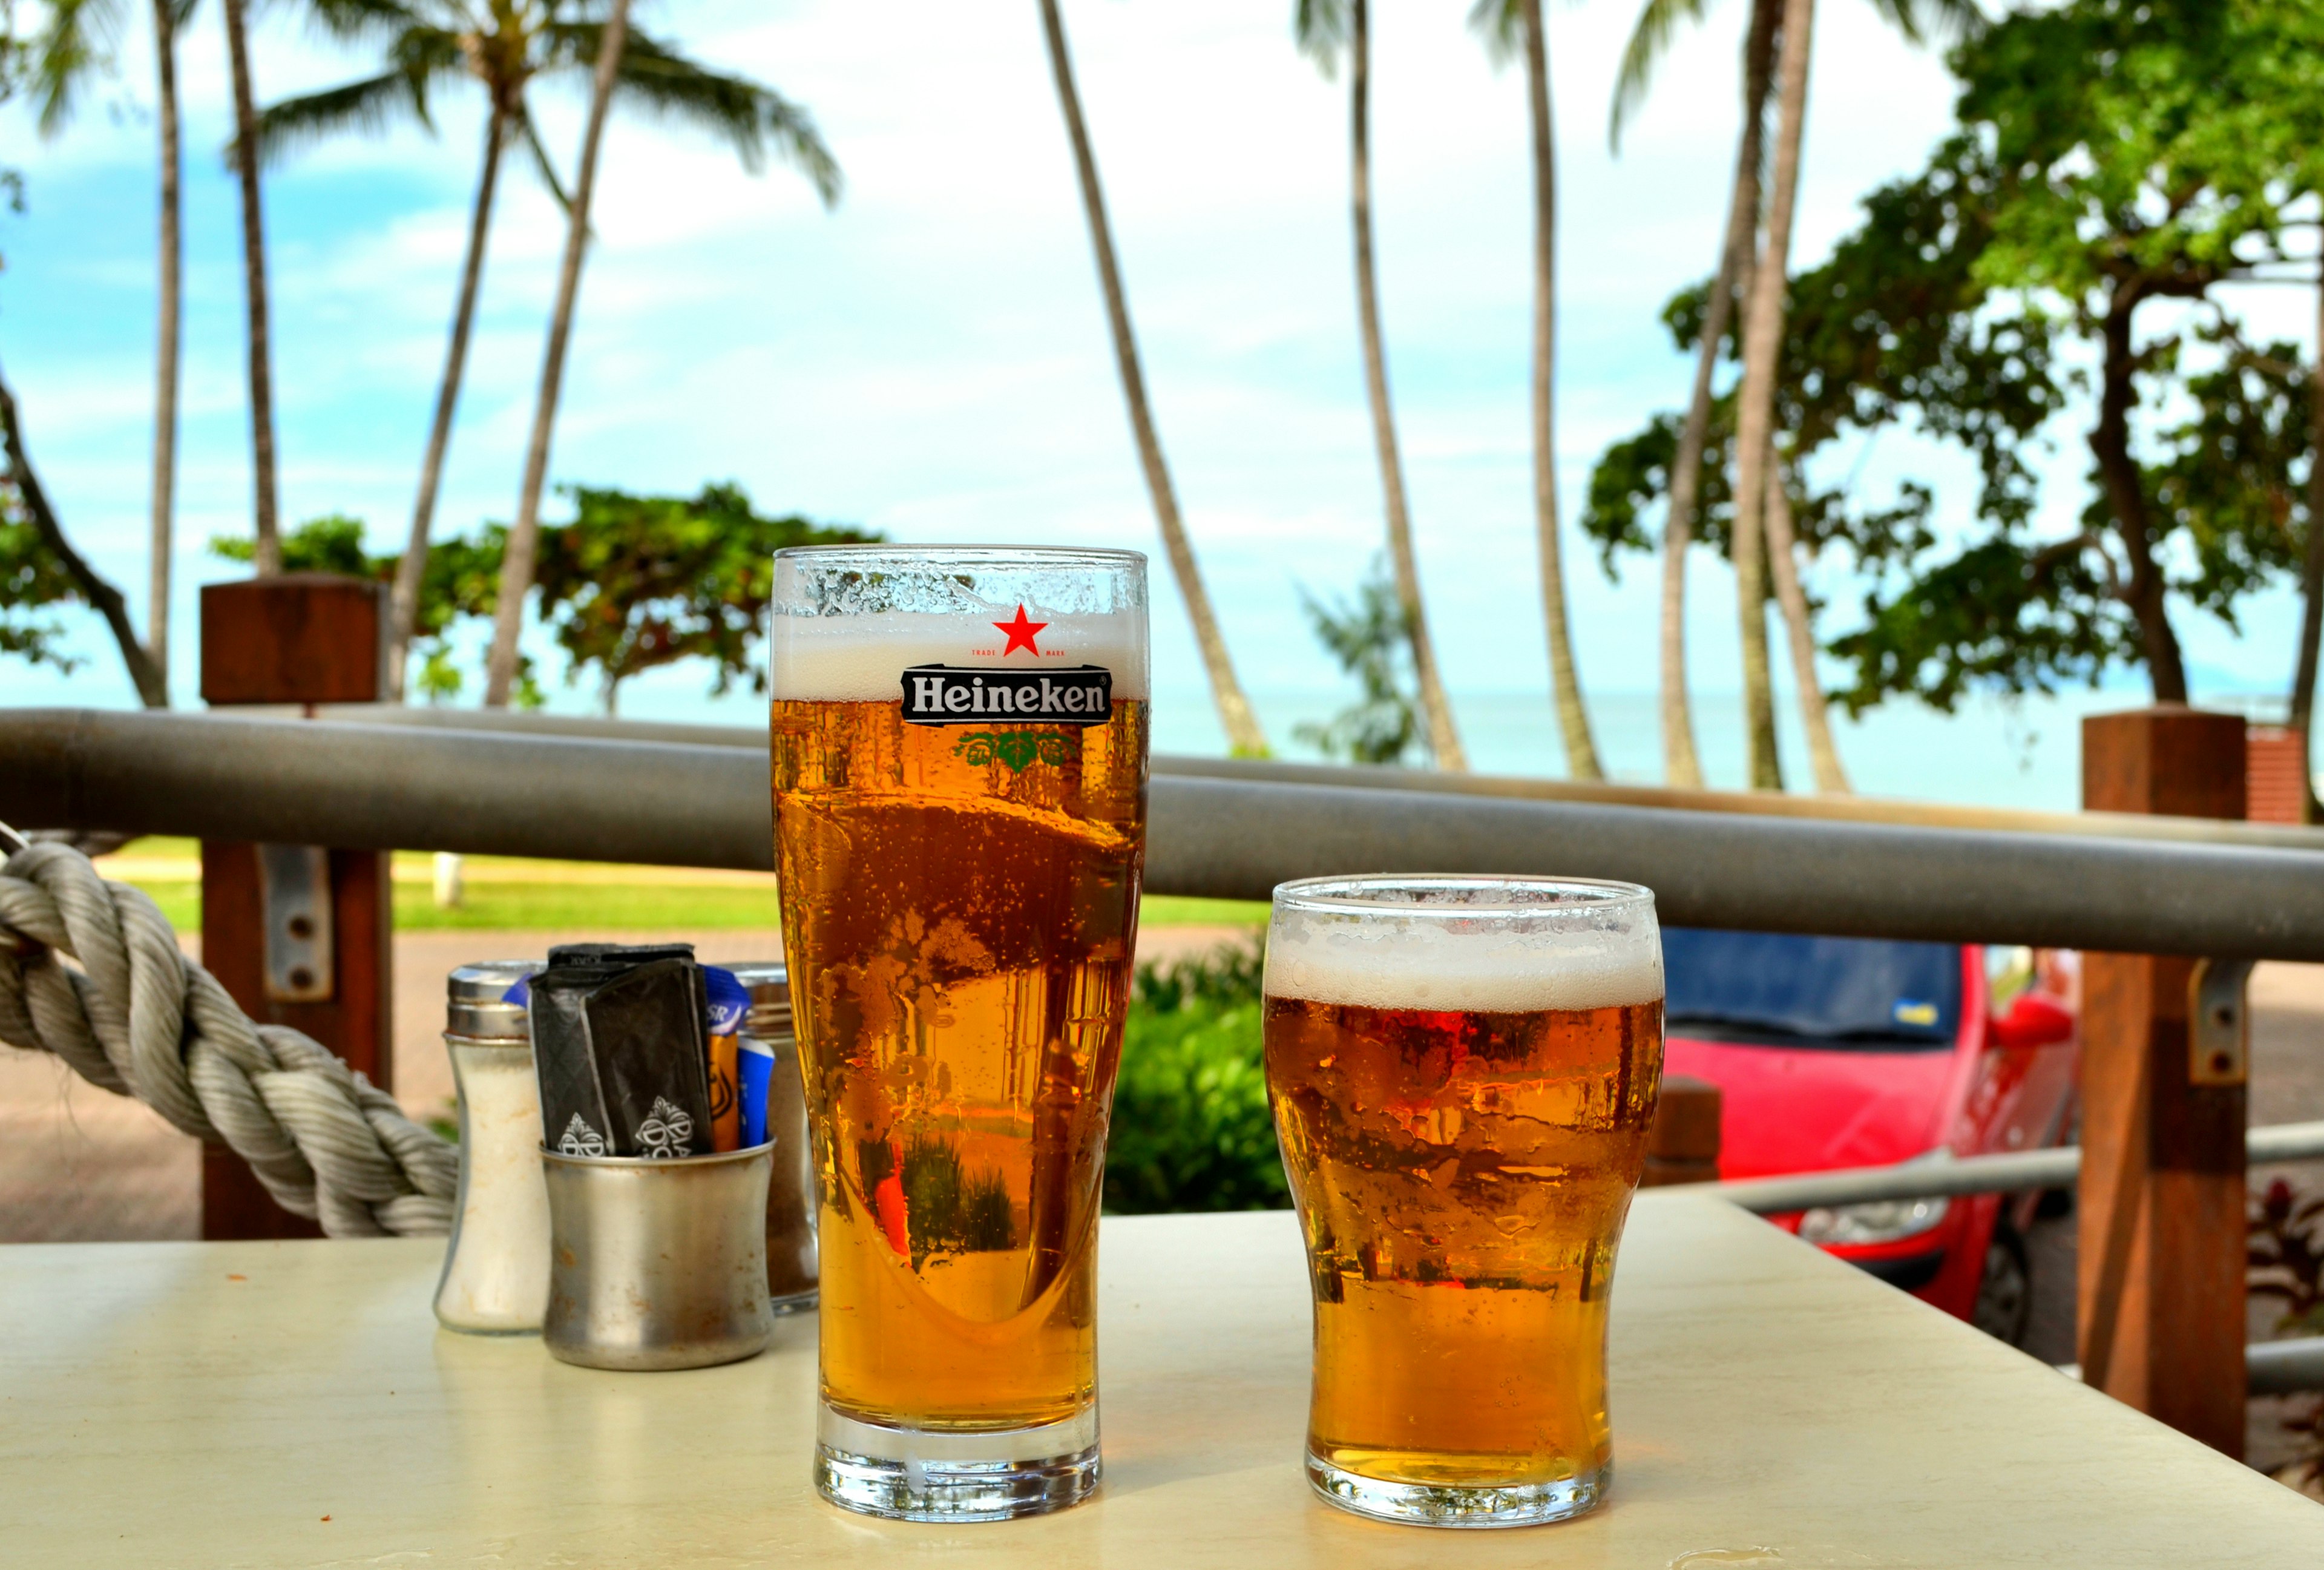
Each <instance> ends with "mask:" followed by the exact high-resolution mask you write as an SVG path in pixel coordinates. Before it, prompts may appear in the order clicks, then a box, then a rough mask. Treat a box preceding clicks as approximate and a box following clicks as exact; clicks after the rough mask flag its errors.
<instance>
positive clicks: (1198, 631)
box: [1041, 0, 1268, 757]
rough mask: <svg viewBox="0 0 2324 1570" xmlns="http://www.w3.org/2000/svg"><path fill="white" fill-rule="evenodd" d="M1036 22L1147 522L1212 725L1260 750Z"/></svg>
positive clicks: (1061, 56)
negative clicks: (1067, 144)
mask: <svg viewBox="0 0 2324 1570" xmlns="http://www.w3.org/2000/svg"><path fill="white" fill-rule="evenodd" d="M1041 29H1042V32H1043V33H1044V34H1045V35H1046V36H1047V40H1048V46H1049V69H1050V70H1051V72H1052V73H1053V74H1054V75H1055V76H1056V81H1057V102H1058V105H1059V106H1060V107H1061V108H1062V109H1063V110H1064V112H1065V134H1066V135H1067V136H1068V137H1069V138H1070V139H1071V141H1072V142H1073V146H1074V171H1075V172H1076V173H1077V174H1078V175H1079V176H1080V179H1081V189H1082V211H1083V213H1084V216H1085V217H1087V218H1088V219H1089V229H1090V246H1091V248H1092V249H1093V250H1094V251H1095V252H1096V253H1097V273H1098V282H1099V283H1100V284H1101V285H1102V289H1103V291H1104V294H1105V314H1106V319H1107V321H1108V322H1109V323H1110V324H1111V328H1112V329H1113V357H1114V361H1115V363H1116V364H1117V365H1119V366H1120V371H1121V394H1122V398H1123V399H1124V401H1125V402H1128V403H1129V405H1130V431H1131V434H1132V435H1133V436H1135V437H1136V439H1137V441H1138V458H1139V463H1140V464H1141V465H1142V466H1144V468H1145V470H1146V488H1147V490H1148V492H1149V493H1151V494H1152V495H1153V498H1154V518H1155V522H1157V523H1158V524H1159V525H1160V526H1161V531H1162V548H1163V550H1164V551H1165V552H1166V553H1167V555H1168V556H1169V558H1170V571H1171V574H1172V576H1173V577H1176V579H1177V582H1178V593H1179V596H1180V597H1182V598H1183V599H1185V602H1186V614H1187V616H1188V618H1189V619H1190V620H1192V621H1193V623H1194V642H1195V644H1196V646H1197V647H1199V648H1200V649H1201V650H1202V654H1203V670H1205V671H1206V672H1207V673H1208V674H1209V676H1210V680H1211V699H1212V701H1213V703H1215V704H1216V705H1217V706H1218V711H1219V724H1220V725H1221V727H1222V728H1223V729H1224V730H1225V732H1226V734H1227V744H1228V745H1229V746H1230V747H1231V748H1232V749H1233V751H1234V752H1235V753H1236V754H1237V755H1238V756H1242V757H1265V756H1266V755H1267V753H1268V746H1267V734H1266V733H1265V732H1264V731H1262V730H1261V729H1259V716H1258V715H1257V714H1256V713H1254V712H1253V711H1252V709H1251V707H1250V699H1249V698H1247V697H1244V696H1243V690H1242V684H1241V683H1240V682H1239V681H1237V680H1236V679H1235V673H1234V665H1233V662H1232V661H1231V660H1229V659H1228V657H1227V645H1226V640H1225V639H1224V638H1222V636H1220V633H1219V623H1218V618H1217V617H1215V616H1214V615H1213V614H1211V596H1210V594H1209V592H1208V591H1207V590H1205V589H1204V588H1203V575H1202V569H1201V568H1200V567H1198V566H1197V565H1196V564H1195V561H1194V544H1193V542H1192V541H1191V540H1188V539H1187V537H1186V525H1185V521H1184V520H1183V519H1181V518H1180V517H1179V515H1178V497H1177V494H1176V492H1175V491H1174V490H1172V489H1171V485H1170V471H1169V470H1168V469H1167V468H1166V467H1165V466H1163V462H1162V442H1161V439H1160V438H1159V437H1157V436H1156V435H1155V433H1154V417H1153V414H1152V412H1151V411H1149V410H1148V408H1147V404H1146V376H1145V373H1144V372H1143V371H1141V370H1140V369H1139V364H1138V341H1137V339H1136V338H1135V337H1132V336H1131V334H1130V307H1129V305H1128V303H1127V302H1126V301H1125V300H1124V298H1123V295H1122V288H1121V270H1120V267H1119V266H1118V265H1117V264H1116V263H1115V262H1114V256H1113V235H1112V231H1111V227H1110V226H1108V225H1107V223H1106V217H1105V194H1104V192H1103V191H1102V190H1101V189H1099V187H1098V182H1097V159H1096V157H1095V155H1094V154H1093V153H1092V152H1090V141H1089V128H1088V127H1087V126H1086V125H1084V124H1083V122H1082V104H1081V96H1080V95H1079V94H1078V93H1077V92H1075V91H1074V68H1073V61H1072V60H1071V59H1070V58H1069V57H1068V56H1067V54H1066V53H1065V23H1064V22H1063V21H1062V20H1061V19H1060V18H1059V17H1058V14H1057V0H1041Z"/></svg>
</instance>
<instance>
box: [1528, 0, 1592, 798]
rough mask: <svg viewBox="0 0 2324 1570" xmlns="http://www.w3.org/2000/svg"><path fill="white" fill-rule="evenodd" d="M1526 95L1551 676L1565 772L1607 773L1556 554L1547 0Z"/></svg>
mask: <svg viewBox="0 0 2324 1570" xmlns="http://www.w3.org/2000/svg"><path fill="white" fill-rule="evenodd" d="M1523 9H1524V14H1525V52H1526V106H1527V108H1528V110H1529V111H1530V115H1531V118H1532V121H1533V220H1534V223H1533V505H1534V531H1535V536H1536V539H1537V543H1538V547H1539V550H1540V552H1541V611H1542V622H1543V623H1544V628H1545V631H1546V632H1547V633H1548V635H1549V683H1550V690H1551V692H1552V694H1553V695H1554V697H1555V700H1556V704H1557V727H1558V731H1559V734H1561V735H1562V736H1563V739H1564V742H1565V767H1566V771H1567V772H1568V773H1570V774H1572V776H1573V778H1575V779H1577V780H1602V779H1604V778H1605V777H1606V773H1605V771H1604V770H1603V769H1601V768H1600V767H1599V765H1598V747H1597V743H1595V742H1593V741H1591V737H1590V713H1589V711H1588V710H1587V709H1585V708H1584V707H1582V683H1581V681H1580V679H1578V678H1577V677H1576V676H1575V674H1574V670H1573V640H1572V635H1571V634H1570V633H1568V632H1567V630H1566V624H1565V571H1564V568H1563V567H1562V566H1561V565H1560V564H1559V560H1558V539H1557V453H1556V449H1555V444H1554V419H1553V417H1554V413H1555V409H1554V391H1555V388H1554V363H1555V360H1556V351H1557V152H1556V147H1555V144H1554V143H1553V142H1552V140H1551V136H1550V121H1549V49H1548V44H1547V42H1546V41H1545V39H1544V37H1543V30H1542V20H1541V0H1523Z"/></svg>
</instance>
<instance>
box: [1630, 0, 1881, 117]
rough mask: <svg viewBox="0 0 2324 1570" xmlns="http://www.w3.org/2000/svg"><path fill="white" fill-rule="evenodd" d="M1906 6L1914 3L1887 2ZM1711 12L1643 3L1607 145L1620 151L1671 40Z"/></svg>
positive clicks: (1686, 3) (1668, 1)
mask: <svg viewBox="0 0 2324 1570" xmlns="http://www.w3.org/2000/svg"><path fill="white" fill-rule="evenodd" d="M1887 3H1888V4H1895V5H1905V6H1907V7H1909V6H1910V5H1912V4H1913V0H1887ZM1710 9H1711V5H1710V0H1646V5H1645V6H1644V7H1643V8H1641V9H1640V11H1639V12H1638V20H1637V24H1636V25H1634V26H1633V27H1632V28H1631V29H1630V42H1628V44H1627V45H1625V46H1624V47H1623V50H1622V64H1621V69H1619V71H1618V72H1617V73H1616V75H1615V78H1614V102H1613V106H1611V107H1610V108H1609V110H1608V111H1607V114H1606V145H1607V146H1608V147H1609V148H1611V149H1612V150H1613V151H1615V152H1621V151H1622V126H1623V125H1625V124H1626V123H1627V122H1628V120H1629V118H1630V116H1631V115H1634V114H1636V113H1637V109H1638V106H1639V105H1640V104H1642V103H1644V102H1645V101H1646V84H1647V83H1648V82H1650V81H1652V80H1653V79H1654V75H1655V66H1656V65H1658V64H1660V63H1661V61H1662V58H1663V56H1664V55H1665V54H1666V53H1668V52H1669V51H1670V46H1671V41H1672V40H1673V39H1674V38H1675V37H1677V36H1678V30H1679V28H1680V26H1681V25H1682V24H1683V23H1698V24H1699V23H1701V21H1702V18H1703V16H1704V14H1705V13H1707V12H1708V11H1709V10H1710Z"/></svg>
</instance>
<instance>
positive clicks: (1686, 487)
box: [1662, 0, 1781, 790]
mask: <svg viewBox="0 0 2324 1570" xmlns="http://www.w3.org/2000/svg"><path fill="white" fill-rule="evenodd" d="M1780 6H1781V0H1752V5H1751V23H1750V31H1749V32H1748V33H1747V34H1746V35H1745V38H1744V43H1743V134H1742V136H1741V139H1740V141H1739V143H1738V146H1737V148H1736V151H1735V185H1734V194H1733V196H1732V197H1731V198H1730V199H1729V202H1728V206H1727V236H1726V240H1725V242H1724V243H1723V244H1722V245H1721V246H1720V252H1719V276H1718V278H1717V279H1716V280H1714V281H1713V282H1712V283H1711V300H1710V302H1709V306H1708V309H1706V311H1705V313H1704V316H1703V322H1702V337H1701V340H1700V341H1699V342H1698V343H1697V344H1696V346H1695V356H1694V390H1693V392H1692V395H1691V396H1690V397H1689V399H1688V401H1687V406H1686V423H1685V424H1684V425H1683V426H1682V427H1681V428H1680V429H1679V436H1678V456H1677V457H1676V458H1674V460H1673V462H1672V465H1671V482H1670V510H1669V513H1670V515H1669V517H1668V518H1667V519H1666V520H1665V522H1664V524H1663V608H1662V721H1663V771H1664V774H1665V778H1666V779H1667V780H1669V782H1670V783H1671V784H1672V785H1673V786H1674V787H1676V788H1677V789H1679V790H1701V789H1702V761H1701V756H1700V755H1699V754H1698V753H1696V751H1695V747H1694V716H1693V713H1692V708H1691V706H1690V705H1689V703H1688V701H1687V695H1686V551H1687V547H1688V545H1689V544H1690V543H1692V540H1693V534H1694V513H1695V508H1696V506H1697V505H1698V504H1699V498H1700V497H1701V490H1702V449H1703V448H1704V446H1705V445H1706V444H1707V443H1708V442H1709V440H1710V436H1711V381H1712V378H1713V376H1714V375H1715V374H1717V372H1718V368H1719V353H1720V345H1721V344H1722V343H1723V342H1724V341H1725V339H1726V337H1727V322H1728V318H1729V316H1731V315H1732V314H1733V313H1734V305H1735V296H1736V294H1737V292H1738V291H1740V290H1742V289H1744V288H1745V287H1747V286H1746V285H1745V284H1744V282H1743V280H1744V279H1745V278H1747V277H1748V275H1749V273H1750V271H1751V248H1752V242H1753V240H1754V239H1755V238H1756V237H1757V233H1758V228H1759V162H1760V160H1761V158H1762V157H1763V156H1764V151H1763V143H1764V142H1765V140H1766V121H1767V88H1768V82H1769V78H1771V77H1772V76H1773V74H1774V67H1775V19H1776V17H1777V16H1778V15H1779V14H1781V11H1780Z"/></svg>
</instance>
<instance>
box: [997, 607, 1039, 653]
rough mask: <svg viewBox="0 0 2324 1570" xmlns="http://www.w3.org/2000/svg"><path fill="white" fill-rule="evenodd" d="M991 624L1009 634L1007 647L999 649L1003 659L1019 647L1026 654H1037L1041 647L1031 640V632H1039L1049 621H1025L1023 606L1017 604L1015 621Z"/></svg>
mask: <svg viewBox="0 0 2324 1570" xmlns="http://www.w3.org/2000/svg"><path fill="white" fill-rule="evenodd" d="M992 624H993V625H994V626H995V627H997V628H999V629H1000V630H1001V632H1003V633H1008V634H1009V647H1007V648H1006V649H1003V650H1002V651H1001V658H1002V659H1004V660H1005V659H1007V658H1008V657H1009V656H1010V655H1011V654H1014V653H1015V652H1017V651H1018V650H1019V649H1022V650H1024V651H1025V652H1026V653H1028V654H1038V653H1039V652H1040V651H1041V647H1040V645H1039V644H1037V643H1036V642H1033V634H1034V633H1037V632H1039V631H1040V630H1041V629H1042V628H1044V627H1046V626H1047V625H1048V624H1049V623H1047V622H1028V621H1027V620H1026V619H1025V607H1024V606H1022V605H1019V606H1018V607H1017V619H1016V620H1015V621H1013V622H995V623H992Z"/></svg>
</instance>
